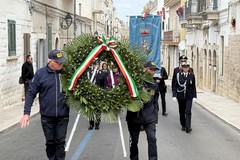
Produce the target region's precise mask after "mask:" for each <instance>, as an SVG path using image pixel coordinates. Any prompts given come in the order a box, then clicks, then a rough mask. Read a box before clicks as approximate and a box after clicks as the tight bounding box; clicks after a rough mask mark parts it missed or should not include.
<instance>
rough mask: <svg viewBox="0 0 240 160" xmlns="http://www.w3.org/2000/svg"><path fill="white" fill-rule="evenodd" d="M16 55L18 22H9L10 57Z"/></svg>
mask: <svg viewBox="0 0 240 160" xmlns="http://www.w3.org/2000/svg"><path fill="white" fill-rule="evenodd" d="M15 55H16V22H15V21H14V20H8V56H15Z"/></svg>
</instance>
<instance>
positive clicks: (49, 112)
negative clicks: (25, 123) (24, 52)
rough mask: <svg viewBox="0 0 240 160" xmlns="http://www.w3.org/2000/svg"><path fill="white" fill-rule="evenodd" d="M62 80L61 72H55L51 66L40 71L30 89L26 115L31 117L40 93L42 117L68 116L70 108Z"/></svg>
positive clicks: (25, 109) (25, 108) (26, 103)
mask: <svg viewBox="0 0 240 160" xmlns="http://www.w3.org/2000/svg"><path fill="white" fill-rule="evenodd" d="M60 78H61V74H60V72H56V71H53V70H52V69H51V68H50V67H49V66H46V67H43V68H41V69H39V70H38V71H37V72H36V74H35V75H34V78H33V80H32V83H31V85H30V88H29V89H28V92H27V96H26V100H25V106H24V114H28V115H30V112H31V107H32V103H33V101H34V99H35V97H36V95H37V94H38V93H39V104H40V114H41V115H43V116H50V117H59V116H60V117H61V116H68V115H69V107H68V106H67V104H66V103H65V95H64V93H63V92H62V84H61V79H60Z"/></svg>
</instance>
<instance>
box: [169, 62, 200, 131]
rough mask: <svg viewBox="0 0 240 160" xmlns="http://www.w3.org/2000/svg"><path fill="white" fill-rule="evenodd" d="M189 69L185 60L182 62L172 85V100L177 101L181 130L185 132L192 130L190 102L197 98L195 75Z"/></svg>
mask: <svg viewBox="0 0 240 160" xmlns="http://www.w3.org/2000/svg"><path fill="white" fill-rule="evenodd" d="M189 70H190V65H189V64H188V63H186V62H185V63H182V69H181V71H180V72H179V73H177V76H176V81H175V82H174V87H173V88H174V90H173V101H178V107H179V115H180V124H181V126H182V131H186V132H187V133H189V132H191V131H192V127H191V117H192V111H191V110H192V102H195V101H196V98H197V92H196V85H195V76H194V74H193V73H191V72H189Z"/></svg>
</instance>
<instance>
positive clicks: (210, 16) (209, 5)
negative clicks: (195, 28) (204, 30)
mask: <svg viewBox="0 0 240 160" xmlns="http://www.w3.org/2000/svg"><path fill="white" fill-rule="evenodd" d="M198 3H199V5H198V11H199V15H201V16H202V19H203V20H212V21H217V20H218V19H219V12H218V10H217V9H218V1H217V0H213V2H209V1H208V0H199V2H198Z"/></svg>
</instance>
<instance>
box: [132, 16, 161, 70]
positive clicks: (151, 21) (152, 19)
mask: <svg viewBox="0 0 240 160" xmlns="http://www.w3.org/2000/svg"><path fill="white" fill-rule="evenodd" d="M129 34H130V35H129V40H130V42H132V43H135V44H136V45H138V46H142V47H143V49H144V50H145V52H146V55H147V57H148V61H155V62H156V64H157V66H158V67H159V68H160V67H161V65H160V62H161V57H160V55H161V52H160V46H161V44H160V43H161V41H160V39H161V19H160V16H158V15H154V16H153V15H147V17H145V18H143V17H142V16H130V31H129Z"/></svg>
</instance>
